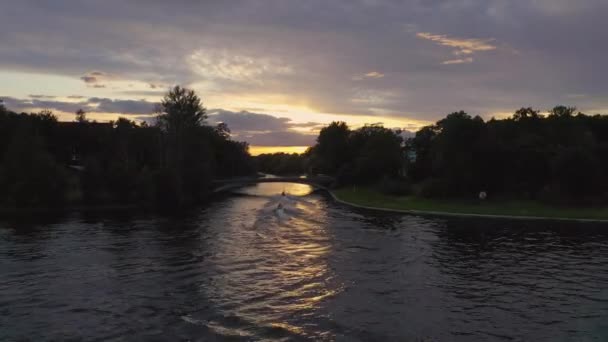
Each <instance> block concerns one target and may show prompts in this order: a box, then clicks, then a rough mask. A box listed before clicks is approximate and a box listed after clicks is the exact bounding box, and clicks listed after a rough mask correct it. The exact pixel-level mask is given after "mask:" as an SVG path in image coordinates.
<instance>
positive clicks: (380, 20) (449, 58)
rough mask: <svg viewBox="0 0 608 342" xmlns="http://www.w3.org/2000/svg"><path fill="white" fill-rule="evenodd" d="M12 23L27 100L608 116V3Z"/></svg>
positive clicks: (404, 6)
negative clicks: (563, 108) (171, 88)
mask: <svg viewBox="0 0 608 342" xmlns="http://www.w3.org/2000/svg"><path fill="white" fill-rule="evenodd" d="M2 13H3V14H4V16H3V20H2V21H0V41H2V44H0V73H2V75H0V78H2V79H5V76H6V75H5V74H8V73H12V74H16V75H18V76H22V79H23V80H24V82H22V84H27V85H28V86H27V87H25V88H24V87H15V86H14V85H13V83H12V82H4V83H3V84H0V94H10V95H11V96H15V97H27V96H28V94H38V93H44V91H45V90H44V89H43V88H40V87H41V82H39V77H38V76H36V75H54V76H60V77H61V80H72V81H76V83H79V85H80V86H82V89H81V91H82V93H78V90H75V88H74V87H72V86H71V85H68V83H69V82H68V81H65V82H64V83H65V84H63V83H62V82H58V83H57V84H53V92H52V94H65V95H71V94H74V95H82V96H86V98H88V97H91V96H93V94H96V93H98V94H99V96H100V97H108V98H114V97H121V98H123V99H131V100H134V101H137V100H138V99H140V98H141V97H146V98H156V96H159V95H158V94H156V93H153V92H150V93H144V91H153V90H155V88H154V87H148V84H154V85H160V84H162V85H173V84H181V85H186V86H192V87H194V88H195V89H196V90H197V92H198V93H199V94H200V95H201V96H202V97H203V98H204V99H205V101H206V103H211V105H212V106H213V107H223V108H226V109H231V110H236V109H237V108H245V107H247V108H260V110H259V111H257V112H259V113H265V112H268V113H270V112H272V115H273V116H274V115H275V114H276V113H277V112H275V111H270V110H269V109H268V108H278V107H279V106H283V105H284V106H292V107H297V108H305V109H306V111H307V112H318V113H322V114H332V115H343V117H344V118H345V120H347V121H348V120H349V118H352V116H354V115H365V116H367V117H371V118H374V117H377V118H378V119H377V121H382V118H383V116H384V117H386V116H390V117H395V118H402V119H412V120H413V119H415V120H425V121H432V120H436V119H438V118H440V117H442V116H444V115H445V114H447V113H449V112H451V111H454V110H458V109H464V110H467V111H469V112H470V113H472V114H480V115H486V116H491V115H492V114H491V113H495V112H505V111H506V112H509V111H513V110H514V109H516V108H518V107H520V106H521V105H522V104H534V105H536V106H538V107H541V108H550V107H551V106H552V105H554V104H555V103H568V104H571V105H574V106H577V107H578V108H581V110H585V111H586V110H589V111H591V110H593V109H597V108H608V98H607V97H606V96H605V94H606V93H608V83H607V82H604V81H602V80H605V79H607V78H608V68H605V67H603V65H604V64H605V61H606V60H607V59H608V45H606V44H605V40H606V24H605V18H606V13H608V2H607V1H605V0H585V1H569V0H530V1H504V0H433V1H421V0H403V1H397V0H374V1H371V0H335V1H318V0H312V1H295V0H285V1H279V2H274V1H244V0H234V1H232V2H217V1H191V0H178V1H177V2H176V3H168V2H166V1H161V0H150V1H147V2H146V6H142V5H141V2H140V1H124V0H106V1H49V2H45V5H44V6H41V5H40V4H39V3H38V2H36V1H7V2H6V3H5V4H3V7H2ZM167 13H172V15H171V16H167ZM310 18H315V20H310ZM159 22H162V23H163V29H162V30H159V29H158V23H159ZM511 51H518V52H520V53H519V54H513V53H511ZM485 54H487V55H491V57H492V58H482V57H483V55H485ZM473 61H474V62H473ZM457 64H461V65H460V66H461V67H459V66H458V65H457ZM448 66H450V67H448ZM464 66H466V67H464ZM87 71H88V72H87ZM373 72H376V73H378V74H384V75H385V76H384V77H373V76H366V75H369V74H370V73H373ZM97 73H99V74H97ZM104 74H105V75H104ZM106 75H120V78H119V79H111V78H108V77H107V76H106ZM389 76H390V77H389ZM81 77H86V79H81ZM354 78H360V81H358V82H353V81H352V80H353V79H354ZM86 80H88V81H89V82H88V83H84V82H85V81H86ZM522 80H534V82H522ZM119 82H123V83H125V85H124V87H123V88H121V89H114V88H115V87H118V86H117V85H116V84H117V83H119ZM20 83H21V82H20ZM128 83H133V84H135V85H138V86H139V87H133V88H127V86H126V84H128ZM92 85H106V88H93V87H92ZM89 86H91V87H89ZM157 89H160V88H157ZM127 90H128V91H131V92H127ZM49 93H50V91H49ZM571 93H582V94H586V95H587V96H585V97H575V98H572V97H570V98H569V97H567V94H571ZM86 98H82V99H73V100H83V101H84V100H86ZM251 99H254V100H251ZM39 100H48V99H42V98H40V99H39ZM232 104H234V105H232ZM266 105H267V106H266ZM271 105H274V107H273V106H271ZM279 116H284V117H285V116H289V117H296V116H297V115H296V114H293V113H285V114H283V113H281V115H279ZM316 120H317V119H315V117H314V116H311V117H310V121H316ZM292 130H293V128H292Z"/></svg>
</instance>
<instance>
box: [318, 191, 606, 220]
mask: <svg viewBox="0 0 608 342" xmlns="http://www.w3.org/2000/svg"><path fill="white" fill-rule="evenodd" d="M329 193H330V195H331V196H332V197H333V199H334V200H336V201H337V202H339V203H342V204H345V205H349V206H353V207H357V208H362V209H369V210H379V211H387V212H394V213H404V214H420V215H433V216H462V217H487V218H506V219H525V220H566V221H581V222H584V221H588V222H606V223H608V207H584V208H583V207H581V208H577V207H570V206H553V205H547V204H543V203H540V202H537V201H531V200H527V201H526V200H484V201H480V200H478V201H472V200H468V201H467V200H458V199H452V200H445V199H427V198H420V197H416V196H392V195H386V194H383V193H382V192H381V191H378V190H375V189H373V188H370V187H347V188H339V189H333V190H330V191H329Z"/></svg>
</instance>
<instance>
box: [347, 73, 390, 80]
mask: <svg viewBox="0 0 608 342" xmlns="http://www.w3.org/2000/svg"><path fill="white" fill-rule="evenodd" d="M382 77H384V74H383V73H381V72H377V71H370V72H368V73H366V74H363V75H357V76H355V77H353V80H355V81H361V80H364V79H366V78H372V79H373V78H382Z"/></svg>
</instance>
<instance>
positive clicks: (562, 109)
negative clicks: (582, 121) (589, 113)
mask: <svg viewBox="0 0 608 342" xmlns="http://www.w3.org/2000/svg"><path fill="white" fill-rule="evenodd" d="M574 112H576V107H567V106H561V105H560V106H555V107H553V109H551V110H550V111H549V115H551V116H556V117H569V116H572V115H574Z"/></svg>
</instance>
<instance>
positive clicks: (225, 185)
mask: <svg viewBox="0 0 608 342" xmlns="http://www.w3.org/2000/svg"><path fill="white" fill-rule="evenodd" d="M333 182H334V178H333V177H330V176H325V175H318V176H306V177H238V178H227V179H216V180H214V181H213V192H222V191H226V190H230V189H234V188H239V187H242V186H246V185H251V184H257V183H299V184H308V185H311V186H313V187H315V188H319V189H327V188H328V187H329V186H330V185H331V184H332V183H333Z"/></svg>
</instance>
